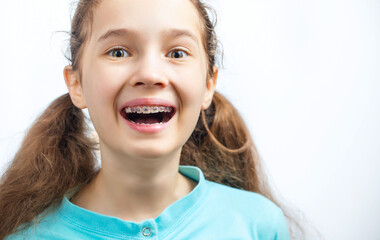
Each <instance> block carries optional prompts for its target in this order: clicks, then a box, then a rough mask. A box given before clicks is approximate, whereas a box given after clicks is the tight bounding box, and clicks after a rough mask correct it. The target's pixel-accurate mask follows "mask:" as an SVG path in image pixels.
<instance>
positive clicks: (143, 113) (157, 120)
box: [121, 106, 175, 125]
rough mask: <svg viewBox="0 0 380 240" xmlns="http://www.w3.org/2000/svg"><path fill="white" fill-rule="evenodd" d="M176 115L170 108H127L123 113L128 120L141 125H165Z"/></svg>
mask: <svg viewBox="0 0 380 240" xmlns="http://www.w3.org/2000/svg"><path fill="white" fill-rule="evenodd" d="M174 114H175V109H174V108H173V107H169V106H133V107H125V108H123V109H122V111H121V115H122V116H123V117H124V118H125V119H126V120H128V121H130V122H133V123H136V124H141V125H153V124H164V123H167V122H169V120H170V119H171V118H172V117H173V116H174Z"/></svg>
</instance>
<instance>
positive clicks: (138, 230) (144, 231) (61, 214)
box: [6, 166, 289, 240]
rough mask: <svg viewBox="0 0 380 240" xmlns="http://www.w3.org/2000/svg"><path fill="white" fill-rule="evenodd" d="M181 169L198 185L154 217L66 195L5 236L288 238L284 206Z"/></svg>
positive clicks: (166, 239) (30, 238) (12, 238)
mask: <svg viewBox="0 0 380 240" xmlns="http://www.w3.org/2000/svg"><path fill="white" fill-rule="evenodd" d="M179 172H180V173H181V174H183V175H184V176H186V177H188V178H190V179H193V180H194V181H196V182H198V184H197V186H196V187H195V188H194V189H193V191H192V192H191V193H189V194H188V195H186V196H185V197H183V198H181V199H179V200H178V201H176V202H175V203H173V204H172V205H170V206H169V207H168V208H166V209H165V210H164V211H163V212H162V213H161V215H160V216H158V217H157V218H156V219H147V220H145V221H142V222H138V223H136V222H131V221H124V220H121V219H119V218H116V217H111V216H106V215H102V214H98V213H95V212H92V211H89V210H86V209H84V208H81V207H78V206H76V205H74V204H73V203H71V202H70V201H69V200H68V199H69V198H70V196H66V197H65V198H64V199H63V200H62V203H61V205H60V206H59V207H58V208H56V209H54V210H52V211H50V212H49V213H48V214H47V215H46V216H45V217H44V218H43V220H42V222H41V223H39V224H38V225H35V226H31V227H29V228H28V229H26V230H24V231H22V232H17V233H15V234H13V235H10V236H9V237H8V238H6V239H7V240H15V239H28V240H34V239H54V240H60V239H70V240H77V239H78V240H79V239H80V240H87V239H88V240H100V239H101V240H105V239H130V240H153V239H155V240H156V239H157V240H161V239H162V240H169V239H171V240H172V239H174V240H176V239H178V240H182V239H194V240H203V239H205V240H213V239H215V240H224V239H225V240H232V239H236V240H237V239H242V240H248V239H260V240H274V239H276V240H288V239H289V236H288V230H287V226H286V222H285V218H284V215H283V213H282V211H281V209H280V208H278V207H277V206H276V205H275V204H273V203H272V202H271V201H269V200H268V199H266V198H264V197H263V196H261V195H259V194H256V193H252V192H247V191H243V190H239V189H235V188H231V187H227V186H224V185H221V184H218V183H214V182H210V181H208V180H205V178H204V176H203V173H202V171H201V170H200V169H199V168H197V167H190V166H180V168H179Z"/></svg>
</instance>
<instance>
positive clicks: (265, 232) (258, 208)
mask: <svg viewBox="0 0 380 240" xmlns="http://www.w3.org/2000/svg"><path fill="white" fill-rule="evenodd" d="M206 184H207V185H208V203H207V205H208V207H209V208H214V209H215V210H214V211H215V212H222V213H223V219H224V220H225V219H226V218H227V219H230V220H232V219H233V221H235V222H238V223H240V225H245V226H246V227H247V228H248V229H250V231H252V234H254V235H257V236H260V238H259V239H288V230H287V225H286V220H285V217H284V214H283V212H282V210H281V208H279V207H278V206H277V205H276V204H274V203H273V202H272V201H270V200H269V199H267V198H265V197H264V196H262V195H260V194H258V193H254V192H249V191H245V190H241V189H236V188H232V187H229V186H225V185H222V184H219V183H214V182H210V181H206Z"/></svg>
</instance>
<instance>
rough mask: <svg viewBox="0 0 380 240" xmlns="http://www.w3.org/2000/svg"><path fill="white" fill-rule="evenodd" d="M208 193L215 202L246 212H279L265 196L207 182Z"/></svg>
mask: <svg viewBox="0 0 380 240" xmlns="http://www.w3.org/2000/svg"><path fill="white" fill-rule="evenodd" d="M206 184H207V185H208V191H209V194H210V196H211V198H213V199H214V200H218V201H219V202H220V203H221V204H223V205H226V206H228V207H231V208H232V209H235V208H243V209H245V210H246V211H253V212H255V213H256V214H258V213H266V214H268V213H271V212H277V211H278V210H279V208H278V207H277V206H276V204H274V203H273V202H272V201H270V200H269V199H267V198H265V197H264V196H262V195H260V194H258V193H254V192H249V191H245V190H241V189H237V188H233V187H229V186H225V185H222V184H219V183H215V182H211V181H206Z"/></svg>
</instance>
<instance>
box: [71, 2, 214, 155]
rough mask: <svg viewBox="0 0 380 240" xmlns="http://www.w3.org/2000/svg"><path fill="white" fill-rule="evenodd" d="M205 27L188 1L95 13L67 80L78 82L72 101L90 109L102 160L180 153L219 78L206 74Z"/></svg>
mask: <svg viewBox="0 0 380 240" xmlns="http://www.w3.org/2000/svg"><path fill="white" fill-rule="evenodd" d="M200 26H201V22H200V19H199V16H198V13H197V10H196V9H195V7H194V6H193V4H192V3H191V2H190V0H106V1H102V2H101V4H100V5H99V6H98V7H97V8H96V10H95V11H94V18H93V28H92V33H91V36H90V38H89V41H88V42H87V44H86V46H85V48H84V52H83V55H82V57H81V65H80V69H81V74H79V73H74V74H71V75H70V76H69V79H71V80H70V81H69V82H71V83H73V82H77V83H78V82H79V81H80V82H81V84H71V86H74V87H71V88H70V87H69V89H70V94H71V96H72V97H73V96H74V95H75V94H72V92H75V93H76V96H77V97H75V96H74V98H77V99H73V102H74V104H76V105H77V106H79V107H88V110H89V113H90V116H91V119H92V122H93V124H94V126H95V128H96V130H97V132H98V134H99V138H100V146H101V151H102V155H104V154H112V155H115V156H121V157H125V156H130V157H135V158H136V157H137V158H157V157H163V156H165V155H168V154H179V153H180V150H181V147H182V146H183V145H184V144H185V142H186V141H187V139H188V138H189V136H190V135H191V133H192V131H193V130H194V127H195V124H196V122H197V120H198V117H199V113H200V111H201V109H202V108H203V109H205V108H207V107H208V106H209V104H210V102H211V99H212V95H213V92H214V87H215V82H216V76H217V74H215V77H213V78H210V77H208V76H207V72H208V65H207V55H206V53H205V50H204V47H203V43H202V32H201V28H200ZM80 75H81V79H79V76H80ZM66 80H67V81H68V79H66ZM136 111H137V112H136ZM162 111H164V112H162ZM127 112H128V113H127Z"/></svg>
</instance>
